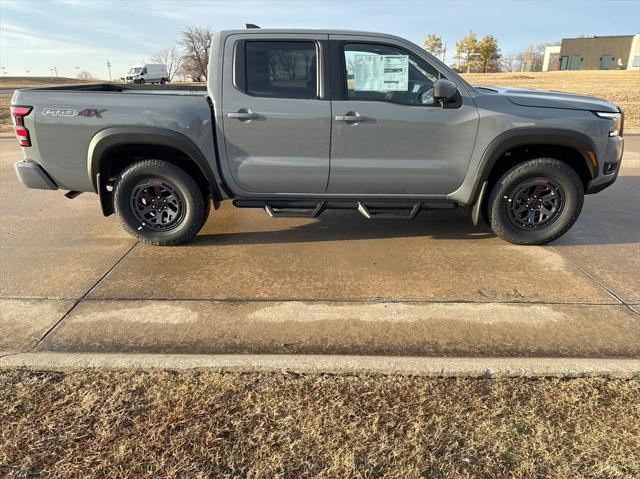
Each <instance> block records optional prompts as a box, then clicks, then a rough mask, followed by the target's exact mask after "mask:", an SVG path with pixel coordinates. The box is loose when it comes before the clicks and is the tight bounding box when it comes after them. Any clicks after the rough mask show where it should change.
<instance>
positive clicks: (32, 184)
mask: <svg viewBox="0 0 640 479" xmlns="http://www.w3.org/2000/svg"><path fill="white" fill-rule="evenodd" d="M13 167H14V168H15V170H16V175H17V176H18V179H19V180H20V183H22V184H23V185H24V186H26V187H27V188H35V189H38V190H57V189H58V185H56V184H55V183H54V181H53V180H52V179H51V178H50V177H49V175H48V174H47V172H46V171H44V168H42V166H40V165H39V164H38V163H30V162H28V161H18V162H16V164H15V165H13Z"/></svg>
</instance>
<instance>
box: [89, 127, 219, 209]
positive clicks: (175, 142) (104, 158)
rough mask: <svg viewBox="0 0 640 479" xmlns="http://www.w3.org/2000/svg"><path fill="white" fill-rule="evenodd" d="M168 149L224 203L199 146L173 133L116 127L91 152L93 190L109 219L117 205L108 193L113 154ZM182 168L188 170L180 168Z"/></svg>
mask: <svg viewBox="0 0 640 479" xmlns="http://www.w3.org/2000/svg"><path fill="white" fill-rule="evenodd" d="M128 146H131V147H137V148H144V147H148V148H150V149H153V148H156V149H157V148H166V149H171V150H174V151H176V152H179V153H181V154H182V155H183V156H184V157H185V158H186V159H188V161H190V162H191V164H192V165H193V171H194V172H199V174H200V175H202V178H203V179H204V181H205V182H206V184H207V185H206V186H207V187H208V188H209V189H210V191H211V196H212V199H213V200H214V202H216V204H217V203H218V202H219V201H220V200H221V199H222V195H221V193H220V189H219V188H218V183H217V180H216V177H215V175H214V172H213V170H212V168H211V165H210V164H209V163H208V161H207V159H206V157H205V156H204V154H203V153H202V151H201V150H200V148H198V146H197V145H196V144H195V143H194V142H193V141H191V140H190V139H189V138H188V137H186V136H185V135H183V134H181V133H178V132H176V131H173V130H169V129H165V128H154V127H112V128H106V129H104V130H101V131H100V132H98V133H96V135H94V137H93V138H92V139H91V142H90V144H89V149H88V152H87V173H88V174H89V177H90V178H91V180H92V182H93V188H94V191H95V192H96V193H98V195H99V197H100V205H101V208H102V212H103V214H104V215H105V216H108V215H110V214H112V213H113V212H114V211H113V201H112V195H111V191H109V190H108V188H107V186H108V181H109V169H110V162H111V159H110V154H111V153H112V152H114V150H115V149H117V148H124V147H128ZM178 166H183V167H184V166H185V165H180V164H178Z"/></svg>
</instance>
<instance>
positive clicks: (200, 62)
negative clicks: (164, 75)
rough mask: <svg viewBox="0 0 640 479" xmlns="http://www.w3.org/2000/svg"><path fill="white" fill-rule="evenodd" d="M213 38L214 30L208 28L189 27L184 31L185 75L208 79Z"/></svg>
mask: <svg viewBox="0 0 640 479" xmlns="http://www.w3.org/2000/svg"><path fill="white" fill-rule="evenodd" d="M211 40H213V31H211V30H209V29H208V28H201V27H188V28H186V29H185V30H184V31H183V32H182V40H181V42H180V43H181V44H182V46H183V47H184V55H183V65H182V70H181V71H182V73H183V75H184V76H187V77H191V78H192V79H194V80H195V78H200V79H202V78H204V79H205V80H206V79H207V64H208V63H209V48H210V47H211Z"/></svg>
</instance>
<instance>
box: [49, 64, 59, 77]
mask: <svg viewBox="0 0 640 479" xmlns="http://www.w3.org/2000/svg"><path fill="white" fill-rule="evenodd" d="M49 71H50V72H53V73H54V74H55V76H56V78H58V69H57V68H56V67H55V65H54V66H52V67H51V68H49Z"/></svg>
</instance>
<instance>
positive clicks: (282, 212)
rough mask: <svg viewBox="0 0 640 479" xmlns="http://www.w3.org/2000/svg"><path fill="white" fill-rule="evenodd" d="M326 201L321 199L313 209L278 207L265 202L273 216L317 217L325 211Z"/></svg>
mask: <svg viewBox="0 0 640 479" xmlns="http://www.w3.org/2000/svg"><path fill="white" fill-rule="evenodd" d="M324 204H325V202H324V201H319V202H318V204H317V206H316V207H315V208H313V209H306V208H278V207H273V206H271V205H270V204H269V203H265V205H264V210H265V211H266V212H267V214H268V215H269V216H271V217H272V218H315V217H317V216H320V213H322V212H323V211H324Z"/></svg>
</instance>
